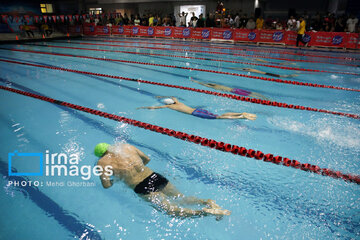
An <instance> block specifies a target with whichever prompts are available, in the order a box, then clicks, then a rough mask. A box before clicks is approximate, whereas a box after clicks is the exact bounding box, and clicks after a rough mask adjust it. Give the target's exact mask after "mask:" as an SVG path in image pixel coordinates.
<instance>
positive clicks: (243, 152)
mask: <svg viewBox="0 0 360 240" xmlns="http://www.w3.org/2000/svg"><path fill="white" fill-rule="evenodd" d="M0 89H2V90H6V91H9V92H13V93H17V94H20V95H24V96H27V97H32V98H36V99H39V100H42V101H45V102H49V103H53V104H58V105H61V106H65V107H68V108H72V109H75V110H79V111H82V112H86V113H90V114H93V115H97V116H100V117H103V118H108V119H111V120H114V121H118V122H123V123H126V124H130V125H133V126H136V127H139V128H143V129H146V130H150V131H153V132H157V133H161V134H164V135H168V136H171V137H175V138H178V139H181V140H183V141H188V142H191V143H195V144H201V145H202V146H206V147H209V148H213V149H216V150H219V151H224V152H231V153H232V154H235V155H240V156H244V157H248V158H253V159H256V160H263V161H264V162H272V163H274V164H278V165H283V166H286V167H292V168H295V169H300V170H303V171H308V172H312V173H316V174H321V175H324V176H330V177H333V178H338V179H342V180H345V181H348V182H353V183H356V184H360V176H358V175H354V174H344V173H341V172H340V171H334V170H331V169H328V168H320V167H319V166H317V165H312V164H309V163H301V162H299V161H297V160H291V159H290V158H286V157H281V156H274V154H271V153H268V154H264V153H263V152H261V151H259V150H258V151H256V150H253V149H246V148H245V147H240V146H237V145H231V144H229V143H224V142H218V141H215V140H213V139H207V138H203V137H199V136H196V135H190V134H187V133H185V132H180V131H175V130H172V129H168V128H163V127H161V126H157V125H152V124H149V123H145V122H141V121H137V120H133V119H130V118H126V117H122V116H118V115H115V114H110V113H106V112H102V111H99V110H95V109H91V108H87V107H83V106H79V105H75V104H72V103H68V102H64V101H60V100H56V99H53V98H49V97H45V96H41V95H37V94H34V93H30V92H25V91H21V90H17V89H14V88H9V87H5V86H0Z"/></svg>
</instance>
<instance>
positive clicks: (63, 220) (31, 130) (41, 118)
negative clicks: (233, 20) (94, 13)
mask: <svg viewBox="0 0 360 240" xmlns="http://www.w3.org/2000/svg"><path fill="white" fill-rule="evenodd" d="M108 41H116V42H108ZM84 43H85V44H84ZM186 44H189V45H191V46H190V47H188V46H183V45H186ZM110 45H118V46H110ZM219 46H220V47H227V48H231V47H234V46H233V45H231V44H216V43H200V42H183V41H174V40H165V39H141V38H106V37H97V38H96V37H94V38H89V37H88V38H84V39H74V40H68V41H66V40H57V41H51V42H50V41H49V42H41V43H28V44H13V45H11V44H6V45H5V44H4V45H2V46H0V61H1V62H0V84H1V85H2V86H7V87H11V88H16V89H19V90H22V91H27V92H31V93H35V94H39V95H44V96H48V97H51V98H54V99H57V100H61V101H66V102H70V103H73V104H77V105H81V106H85V107H89V108H93V109H96V110H100V111H104V112H107V113H111V114H117V115H120V116H124V117H128V118H131V119H136V120H138V121H143V122H146V123H150V124H155V125H158V126H162V127H164V128H165V127H166V128H169V129H174V130H176V131H183V132H186V133H188V134H194V135H198V136H201V137H205V138H208V139H214V140H217V141H222V142H226V143H230V144H235V145H238V146H243V147H245V148H247V149H255V150H260V151H262V152H264V153H272V154H274V155H280V156H285V157H288V158H290V159H296V160H298V161H300V162H302V163H310V164H315V165H318V166H320V167H322V168H330V169H334V170H337V171H341V172H343V173H351V174H355V175H359V174H360V163H359V153H360V125H359V120H358V119H353V118H349V117H344V116H337V115H332V114H326V113H320V112H312V111H301V110H295V109H286V108H279V107H273V106H266V105H260V104H254V103H248V102H244V101H237V100H233V99H229V98H223V97H219V96H214V95H208V94H203V93H198V92H192V91H186V90H181V89H177V88H168V87H163V86H159V85H151V84H145V83H139V82H131V81H125V80H121V79H113V78H107V77H102V76H94V75H88V74H81V73H74V72H66V71H61V70H54V69H48V68H42V67H37V66H30V65H22V64H18V63H14V62H12V63H11V62H5V61H2V60H7V61H9V60H11V61H16V62H21V63H31V64H38V65H42V66H54V67H62V68H69V69H74V70H79V71H87V72H93V73H101V74H108V75H114V76H122V77H128V78H133V79H141V80H148V81H154V82H159V83H166V84H173V85H180V86H186V87H191V88H196V89H204V90H211V91H218V92H220V91H219V90H214V89H211V88H208V87H206V86H202V85H200V84H197V83H195V82H192V81H191V80H192V79H193V80H198V81H203V82H210V83H216V84H222V85H225V86H229V87H232V88H241V89H245V90H248V91H252V92H256V93H259V94H262V95H264V96H265V97H267V98H269V99H271V100H273V101H277V102H283V103H287V104H294V105H301V106H305V107H313V108H318V109H326V110H330V111H336V112H343V113H351V114H358V113H359V112H360V105H359V101H360V94H359V92H357V91H345V90H336V89H328V88H316V87H307V86H298V85H293V84H283V83H275V82H269V81H264V80H261V79H254V78H247V77H240V76H233V75H228V74H220V73H214V72H209V71H197V70H196V69H205V70H212V71H220V72H227V73H238V74H245V75H247V76H259V77H269V76H268V75H263V74H260V73H254V72H250V71H248V70H239V69H234V68H253V69H257V70H260V71H264V72H269V73H273V74H280V75H286V74H297V75H298V76H294V77H280V78H281V79H283V80H291V81H298V82H308V83H317V84H324V85H331V86H339V87H346V88H351V89H359V83H360V68H359V67H358V66H359V65H360V60H359V59H360V54H358V53H351V54H350V53H334V52H333V53H329V52H324V51H309V50H306V51H304V50H292V49H287V50H284V49H281V48H269V47H255V46H248V45H236V46H235V48H236V49H223V48H219ZM59 47H61V48H59ZM81 48H83V49H81ZM84 48H86V50H85V49H84ZM159 48H160V49H159ZM14 50H26V51H14ZM99 50H100V51H99ZM102 50H107V51H102ZM193 50H199V51H201V52H195V51H193ZM120 51H122V52H120ZM124 51H127V52H133V53H124ZM207 51H211V52H219V54H217V53H207ZM269 51H271V52H269ZM39 52H43V53H51V54H43V53H39ZM284 52H287V53H284ZM289 52H291V53H293V54H289ZM55 53H56V54H60V55H54V54H55ZM134 53H139V54H134ZM140 53H147V54H149V55H143V54H140ZM61 54H63V55H61ZM151 54H161V56H159V55H151ZM239 54H242V55H250V57H249V56H240V55H239ZM300 54H304V55H300ZM64 55H76V56H87V57H96V58H101V59H103V60H105V59H117V60H127V61H136V62H140V64H139V63H129V62H127V63H126V62H117V61H103V60H100V59H97V60H96V59H93V58H78V57H74V56H64ZM174 55H175V56H181V57H182V58H176V57H174ZM251 55H256V56H257V58H261V59H263V60H266V61H268V62H269V63H264V62H259V61H256V60H255V59H254V58H253V57H251ZM309 55H312V56H309ZM314 55H317V56H314ZM259 56H260V57H259ZM324 56H325V57H324ZM326 56H330V57H336V58H326ZM183 57H188V58H183ZM194 58H196V59H194ZM198 58H202V60H201V59H198ZM274 58H277V59H274ZM278 58H287V59H289V61H284V60H280V59H278ZM343 58H353V59H343ZM215 60H217V61H215ZM222 60H234V61H242V62H246V63H257V64H261V66H256V65H249V64H240V63H232V62H225V61H222ZM301 60H306V61H314V62H306V61H301ZM144 63H151V64H164V65H171V66H178V67H187V68H191V69H181V68H172V67H168V66H154V65H145V64H144ZM282 63H285V64H286V63H295V65H294V64H288V65H280V64H282ZM264 64H268V65H272V66H273V67H266V66H263V65H264ZM276 66H288V67H296V68H304V69H316V70H323V71H328V72H310V71H299V70H293V69H290V70H289V69H281V68H277V67H276ZM348 73H351V74H348ZM0 93H1V95H0V96H1V101H2V104H1V112H0V114H1V115H0V120H1V133H2V134H1V143H2V148H1V149H0V158H1V176H2V178H1V184H2V191H1V198H0V203H1V206H2V207H1V210H2V216H1V226H2V230H1V232H0V239H9V238H11V239H27V238H29V237H28V236H31V238H32V239H358V238H359V237H360V231H359V229H360V207H359V204H357V203H358V202H359V200H360V199H359V198H360V189H359V185H357V184H355V183H351V182H346V181H343V180H341V179H333V178H331V177H327V176H321V175H318V174H314V173H309V172H305V171H301V170H299V169H294V168H289V167H284V166H280V165H276V164H272V163H267V162H263V161H257V160H254V159H253V158H246V157H242V156H239V155H233V154H231V153H226V152H222V151H218V150H216V149H210V148H206V147H204V146H201V145H197V144H194V143H190V142H186V141H181V140H179V139H177V138H172V137H169V136H167V135H162V134H158V133H155V132H151V131H147V130H145V129H142V128H137V127H134V126H131V125H128V124H125V123H121V122H116V121H113V120H110V119H105V118H101V117H99V116H96V115H91V114H88V113H84V112H79V111H76V110H73V109H70V108H67V107H64V106H59V105H55V104H50V103H47V102H44V101H40V100H38V99H34V98H29V97H26V96H23V95H18V94H15V93H11V92H7V91H3V90H2V91H0ZM156 96H175V97H177V98H178V99H179V100H180V101H181V102H183V103H185V104H186V105H189V106H191V107H194V108H198V107H200V108H204V109H207V110H209V111H211V112H213V113H215V114H219V115H220V114H222V113H225V112H248V113H253V114H256V115H257V119H256V120H255V121H250V120H241V119H240V120H225V119H224V120H222V119H221V120H220V119H217V120H209V119H202V118H196V117H194V116H191V115H186V114H182V113H180V112H177V111H172V110H170V109H158V110H147V109H137V108H138V107H142V106H160V105H161V104H162V103H161V102H160V101H159V100H158V99H157V98H156ZM98 142H109V143H115V142H127V143H129V144H132V145H134V146H136V147H137V148H139V149H140V150H141V151H143V152H144V153H145V154H147V155H148V156H149V157H150V159H151V161H150V163H149V164H148V166H149V167H150V168H151V169H153V170H154V171H156V172H159V173H161V174H162V175H164V176H165V177H166V178H168V179H169V180H170V181H171V182H172V183H173V184H174V185H176V186H177V188H178V189H179V190H180V191H181V192H183V193H184V194H185V195H189V196H197V197H199V198H206V199H207V198H210V199H214V200H215V201H216V202H217V203H218V204H219V205H220V206H222V207H223V208H225V209H229V210H230V211H231V212H232V213H231V215H230V216H225V217H224V218H223V219H222V220H220V221H216V219H215V217H212V216H207V217H200V218H179V217H173V216H169V215H166V214H165V213H164V212H161V211H158V210H157V209H155V208H154V207H153V206H152V205H151V204H150V203H148V202H145V201H143V200H142V199H141V198H139V197H138V196H137V195H136V194H135V193H134V192H133V191H132V190H131V189H129V188H127V187H126V186H125V184H123V183H121V182H118V183H116V184H114V186H113V187H111V188H109V189H104V188H103V187H102V186H101V183H100V180H99V178H98V177H97V176H94V175H93V174H92V175H91V176H89V179H88V180H84V179H83V178H81V176H63V175H62V176H15V177H11V176H8V164H9V162H8V153H13V152H14V151H15V150H17V151H18V153H44V154H45V153H46V150H48V153H49V154H52V153H65V154H67V155H71V154H76V156H78V158H79V159H78V160H79V163H78V166H91V167H93V166H94V165H95V164H96V162H97V158H96V157H95V156H94V154H93V148H94V146H95V145H96V144H97V143H98ZM27 159H28V160H27V161H20V160H19V159H16V160H14V161H12V163H11V167H13V168H14V169H17V171H18V172H26V171H31V170H32V169H34V163H36V159H32V158H27ZM35 165H36V164H35ZM13 171H15V170H13ZM9 181H20V182H21V181H23V182H25V183H29V181H39V182H41V183H43V185H40V186H29V184H28V185H27V186H14V185H11V184H9ZM84 182H85V183H86V184H87V185H86V186H83V185H81V184H83V183H84ZM59 183H64V186H60V185H61V184H60V185H59ZM56 184H58V185H56ZM70 185H71V186H70Z"/></svg>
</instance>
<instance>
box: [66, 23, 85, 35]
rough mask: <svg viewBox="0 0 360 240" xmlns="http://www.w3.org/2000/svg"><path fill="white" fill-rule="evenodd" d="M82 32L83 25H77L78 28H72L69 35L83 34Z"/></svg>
mask: <svg viewBox="0 0 360 240" xmlns="http://www.w3.org/2000/svg"><path fill="white" fill-rule="evenodd" d="M82 32H83V31H82V26H81V25H76V26H70V27H69V33H72V34H74V33H77V34H81V33H82Z"/></svg>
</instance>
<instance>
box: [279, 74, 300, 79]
mask: <svg viewBox="0 0 360 240" xmlns="http://www.w3.org/2000/svg"><path fill="white" fill-rule="evenodd" d="M297 76H299V74H289V75H282V76H281V77H287V78H291V77H297Z"/></svg>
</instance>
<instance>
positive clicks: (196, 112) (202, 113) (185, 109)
mask: <svg viewBox="0 0 360 240" xmlns="http://www.w3.org/2000/svg"><path fill="white" fill-rule="evenodd" d="M157 98H165V99H163V103H164V104H165V105H162V106H153V107H139V108H137V109H160V108H170V109H172V110H175V111H178V112H182V113H186V114H190V115H193V116H195V117H199V118H206V119H249V120H255V119H256V115H255V114H252V113H246V112H244V113H235V112H228V113H224V114H222V115H216V114H213V113H211V112H209V111H207V110H205V109H202V108H192V107H189V106H187V105H185V104H183V103H182V102H180V101H179V100H178V99H177V98H175V97H170V98H168V97H163V96H157Z"/></svg>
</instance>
